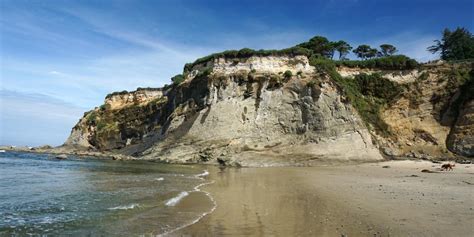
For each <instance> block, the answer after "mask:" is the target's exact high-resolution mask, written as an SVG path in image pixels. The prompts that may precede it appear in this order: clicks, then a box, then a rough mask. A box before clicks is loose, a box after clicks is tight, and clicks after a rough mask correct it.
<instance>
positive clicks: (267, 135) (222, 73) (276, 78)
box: [65, 55, 474, 166]
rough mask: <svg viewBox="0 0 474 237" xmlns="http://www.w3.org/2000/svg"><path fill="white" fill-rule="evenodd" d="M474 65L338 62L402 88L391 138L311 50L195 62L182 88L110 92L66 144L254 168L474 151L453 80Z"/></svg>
mask: <svg viewBox="0 0 474 237" xmlns="http://www.w3.org/2000/svg"><path fill="white" fill-rule="evenodd" d="M471 66H472V65H467V66H466V65H464V66H460V67H461V68H458V66H449V65H448V66H446V65H444V66H443V65H442V66H435V67H428V66H426V67H420V68H419V69H415V70H404V71H394V70H391V71H387V70H381V69H380V70H374V69H371V70H368V69H360V68H344V67H339V68H338V72H339V73H340V74H342V75H343V76H346V77H347V80H351V79H350V78H352V77H353V76H355V75H357V74H359V73H368V74H371V73H380V74H382V75H383V77H385V78H387V79H389V80H391V81H394V82H396V83H397V84H399V85H400V88H403V90H402V91H403V94H402V95H401V96H400V97H399V98H396V99H394V102H392V103H391V104H389V105H387V106H385V107H384V108H383V109H382V110H381V111H380V117H381V118H382V119H383V121H384V123H386V124H387V126H388V129H389V130H390V134H391V135H390V136H388V137H387V136H381V135H380V134H378V133H377V132H375V131H372V129H371V126H370V124H368V123H367V121H363V120H362V119H361V116H359V113H358V111H356V109H355V108H354V107H353V106H352V104H351V101H350V100H349V99H348V97H347V96H346V95H345V92H344V91H343V89H342V88H341V87H340V86H338V84H337V83H336V82H335V81H334V80H333V79H332V78H331V77H330V74H328V73H325V72H324V71H322V70H319V69H318V68H316V67H315V66H312V65H311V64H310V62H309V60H308V58H307V57H306V56H304V55H279V56H275V55H271V56H256V55H255V56H249V57H234V58H228V57H216V58H211V59H209V60H207V61H204V62H200V63H196V64H193V65H190V66H186V68H185V71H184V81H183V82H181V83H180V84H176V85H172V86H167V87H165V88H160V89H139V90H137V91H133V92H119V93H113V94H111V95H109V96H107V98H106V100H105V103H104V105H102V106H101V107H99V108H96V109H94V110H93V111H90V112H88V113H86V114H85V115H84V117H83V118H82V119H81V120H80V121H79V123H78V124H77V125H76V126H75V127H74V128H73V130H72V133H71V136H70V137H69V138H68V140H67V141H66V143H65V146H68V147H75V149H89V150H99V151H113V152H117V153H121V154H125V155H133V156H136V157H139V158H141V159H159V160H164V161H167V162H177V163H186V162H219V163H221V164H226V165H228V164H230V165H245V166H275V165H311V164H315V163H317V162H340V161H354V160H357V161H374V160H380V159H383V158H382V155H381V153H380V152H379V150H381V151H382V153H383V154H384V155H386V156H392V157H396V156H412V157H420V158H424V157H427V158H435V157H453V156H454V155H455V154H459V155H464V156H472V155H474V154H473V146H472V144H473V140H474V139H473V124H474V123H473V120H474V119H473V117H474V112H473V110H474V109H473V103H472V101H470V102H466V103H463V106H462V109H461V110H460V111H458V110H459V109H455V108H454V107H455V106H453V104H456V99H455V95H456V93H459V90H460V86H461V84H462V81H461V80H457V78H454V79H453V78H451V77H450V76H449V75H451V74H450V72H453V70H464V71H466V70H470V67H471ZM367 125H368V126H367ZM449 134H450V135H449ZM448 135H449V139H448ZM446 144H448V146H446ZM449 144H451V145H449ZM448 149H449V150H448ZM451 151H452V152H455V153H452V152H451Z"/></svg>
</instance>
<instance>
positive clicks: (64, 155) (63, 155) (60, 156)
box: [55, 154, 67, 160]
mask: <svg viewBox="0 0 474 237" xmlns="http://www.w3.org/2000/svg"><path fill="white" fill-rule="evenodd" d="M55 158H56V159H58V160H65V159H67V155H66V154H61V155H57V156H56V157H55Z"/></svg>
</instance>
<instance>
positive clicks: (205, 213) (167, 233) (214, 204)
mask: <svg viewBox="0 0 474 237" xmlns="http://www.w3.org/2000/svg"><path fill="white" fill-rule="evenodd" d="M203 174H205V175H204V176H206V175H208V174H209V172H207V170H206V171H204V173H203ZM212 183H214V181H211V182H207V183H202V184H199V185H197V186H196V187H194V190H193V191H192V192H203V193H204V194H206V196H208V197H209V199H210V200H211V202H212V203H213V206H212V208H211V210H209V211H208V212H204V213H202V214H201V215H200V216H199V217H198V218H196V219H194V220H192V221H190V222H188V223H185V224H184V225H182V226H179V227H177V228H176V229H173V230H170V231H167V232H165V233H163V234H160V235H158V236H160V237H161V236H167V235H169V234H171V233H173V232H175V231H177V230H180V229H183V228H186V227H188V226H190V225H194V224H196V223H197V222H199V221H200V220H201V219H202V218H203V217H205V216H207V215H209V214H211V213H212V212H214V211H215V210H216V208H217V202H216V200H214V198H213V197H212V195H211V194H210V193H209V192H206V191H202V190H201V189H200V188H201V187H202V186H204V185H207V184H212ZM170 200H171V199H170ZM168 202H169V201H168Z"/></svg>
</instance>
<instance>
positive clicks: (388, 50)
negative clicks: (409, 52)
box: [380, 44, 398, 57]
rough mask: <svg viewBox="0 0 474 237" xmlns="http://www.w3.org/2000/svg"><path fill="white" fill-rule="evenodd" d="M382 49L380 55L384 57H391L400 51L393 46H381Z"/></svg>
mask: <svg viewBox="0 0 474 237" xmlns="http://www.w3.org/2000/svg"><path fill="white" fill-rule="evenodd" d="M380 49H381V51H380V54H381V56H383V57H385V56H391V55H393V54H395V53H396V52H397V51H398V50H397V48H396V47H395V46H393V45H391V44H382V45H380Z"/></svg>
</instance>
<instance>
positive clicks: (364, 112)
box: [310, 57, 403, 137]
mask: <svg viewBox="0 0 474 237" xmlns="http://www.w3.org/2000/svg"><path fill="white" fill-rule="evenodd" d="M342 62H344V61H342ZM310 64H311V65H312V66H315V67H316V68H317V69H318V70H319V71H321V72H324V73H327V74H328V75H329V76H330V77H331V79H332V80H333V81H334V82H335V83H336V85H337V86H338V87H339V88H340V89H341V91H342V93H344V94H345V96H346V97H347V99H348V100H349V102H350V103H351V104H352V106H353V107H354V108H355V109H356V110H357V111H358V113H359V115H360V116H361V118H362V120H363V121H364V123H365V124H366V125H368V127H369V128H373V129H374V130H375V131H376V132H377V133H379V134H380V135H382V136H386V137H387V136H390V135H391V133H390V130H389V127H388V125H387V124H386V123H385V122H384V121H383V119H382V118H381V117H380V113H381V110H382V108H384V107H385V106H386V105H388V104H390V103H391V102H392V101H394V100H395V99H396V98H398V96H399V95H400V94H401V92H402V90H403V88H402V87H401V86H400V85H398V84H397V83H395V82H392V81H390V80H388V79H386V78H383V77H382V76H381V75H380V74H372V75H366V74H360V75H357V76H355V77H354V78H343V77H342V76H341V75H339V73H338V72H337V71H336V67H335V65H336V64H335V62H334V61H332V60H328V59H325V58H321V57H312V58H311V60H310ZM369 125H370V126H369Z"/></svg>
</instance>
